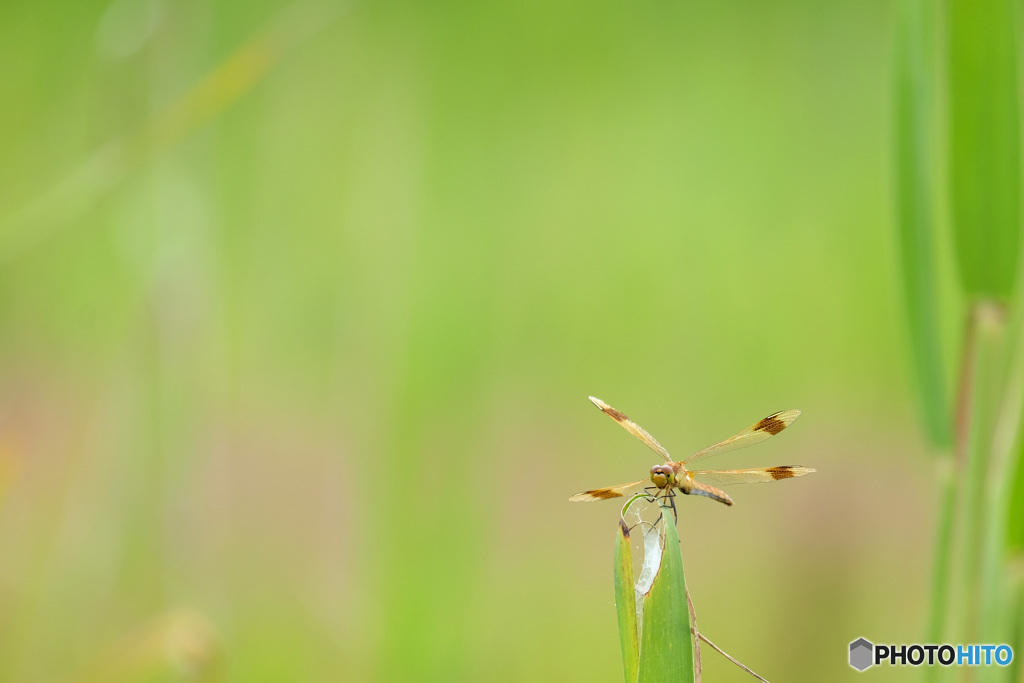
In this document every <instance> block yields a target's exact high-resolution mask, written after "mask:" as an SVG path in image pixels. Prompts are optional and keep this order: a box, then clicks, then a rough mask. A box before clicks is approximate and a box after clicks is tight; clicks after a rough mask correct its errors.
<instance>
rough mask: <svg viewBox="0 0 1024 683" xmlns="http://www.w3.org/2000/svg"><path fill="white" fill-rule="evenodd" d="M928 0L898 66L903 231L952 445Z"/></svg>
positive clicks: (934, 428)
mask: <svg viewBox="0 0 1024 683" xmlns="http://www.w3.org/2000/svg"><path fill="white" fill-rule="evenodd" d="M929 6H930V5H929V4H928V3H927V2H926V0H901V2H900V6H899V9H900V16H899V27H898V33H897V48H896V54H897V64H896V128H897V135H896V139H897V145H896V181H897V184H898V191H897V202H898V206H897V229H898V238H899V246H900V256H901V265H902V275H903V296H904V303H905V306H906V314H907V329H908V332H909V336H910V352H911V356H912V358H913V361H912V362H913V367H914V372H915V373H916V375H917V377H916V380H917V381H916V384H917V389H918V398H919V402H920V406H921V410H922V412H923V415H924V422H925V428H926V430H927V433H928V436H929V438H930V440H931V442H932V444H933V445H935V446H936V447H938V448H945V447H946V446H948V445H949V443H950V438H951V437H950V428H949V410H948V405H947V398H946V383H945V380H944V375H943V362H942V347H941V343H940V339H941V335H940V334H939V324H938V315H937V310H938V308H939V306H938V302H937V301H936V293H937V292H938V288H937V287H936V285H935V245H934V242H933V236H934V234H935V210H934V206H935V195H934V189H935V182H934V173H935V167H934V160H935V115H934V112H935V106H934V104H935V102H934V86H935V64H934V59H933V57H932V54H933V45H934V26H935V21H934V17H933V16H932V15H931V13H929V12H928V7H929Z"/></svg>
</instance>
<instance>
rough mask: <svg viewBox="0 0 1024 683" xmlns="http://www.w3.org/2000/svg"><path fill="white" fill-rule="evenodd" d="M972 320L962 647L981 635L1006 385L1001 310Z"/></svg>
mask: <svg viewBox="0 0 1024 683" xmlns="http://www.w3.org/2000/svg"><path fill="white" fill-rule="evenodd" d="M971 317H972V319H973V320H974V323H973V324H974V325H975V326H976V335H977V336H976V346H975V363H976V365H975V368H974V387H973V390H972V396H973V397H972V400H971V410H970V412H969V428H968V434H969V448H968V455H967V462H966V463H964V468H963V469H962V470H961V471H963V472H965V473H966V479H965V481H964V484H963V486H961V487H960V490H961V493H962V504H961V506H960V512H961V526H960V530H961V535H962V539H963V546H962V552H961V553H959V554H960V556H961V558H962V561H963V569H962V572H961V574H960V576H961V579H962V582H963V583H962V586H963V589H962V590H961V593H960V598H961V600H962V601H963V609H962V618H961V619H960V620H959V623H961V624H962V630H961V633H960V642H965V643H971V642H979V640H978V638H979V636H980V634H981V630H982V623H981V621H982V617H983V611H984V610H983V609H982V598H983V594H984V593H985V591H986V590H987V589H986V588H984V587H983V585H982V580H983V578H984V575H983V567H984V563H983V561H982V553H983V550H984V538H985V530H986V526H987V523H988V516H987V510H986V507H987V500H988V497H989V496H990V494H991V492H990V491H989V490H988V488H987V487H988V471H989V467H990V463H991V448H992V435H993V431H994V427H995V416H996V414H997V412H998V404H999V401H998V399H999V397H1001V395H1002V389H1003V380H1004V371H1005V363H1004V357H1005V356H1004V354H1005V340H1006V334H1005V333H1006V327H1005V316H1004V314H1003V311H1002V309H1001V307H999V306H997V305H994V304H991V303H990V302H977V303H975V304H974V305H973V307H972V311H971Z"/></svg>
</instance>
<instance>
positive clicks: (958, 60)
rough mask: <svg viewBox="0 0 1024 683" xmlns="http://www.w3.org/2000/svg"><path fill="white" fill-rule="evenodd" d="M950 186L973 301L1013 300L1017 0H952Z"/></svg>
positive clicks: (963, 269)
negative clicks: (974, 299)
mask: <svg viewBox="0 0 1024 683" xmlns="http://www.w3.org/2000/svg"><path fill="white" fill-rule="evenodd" d="M948 6H949V21H948V27H949V117H950V131H949V133H950V137H949V140H950V181H951V183H952V187H951V192H952V210H953V231H954V235H955V243H956V258H957V263H958V266H959V270H960V278H961V282H962V284H963V287H964V289H965V290H966V292H967V294H968V295H971V296H974V297H991V298H997V299H1007V298H1009V297H1010V295H1011V294H1012V292H1013V286H1014V280H1015V278H1016V271H1017V263H1018V260H1019V242H1020V227H1019V223H1020V149H1019V148H1020V106H1019V103H1018V85H1017V70H1018V66H1017V63H1018V59H1019V55H1018V45H1017V43H1018V27H1017V23H1018V11H1017V3H1016V2H1015V1H1014V0H950V2H949V4H948Z"/></svg>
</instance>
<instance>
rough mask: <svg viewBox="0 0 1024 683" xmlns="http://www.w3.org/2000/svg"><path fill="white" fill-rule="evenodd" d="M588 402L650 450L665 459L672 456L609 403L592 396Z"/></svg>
mask: <svg viewBox="0 0 1024 683" xmlns="http://www.w3.org/2000/svg"><path fill="white" fill-rule="evenodd" d="M590 402H591V403H593V404H594V405H595V406H597V407H598V408H600V409H601V411H602V412H604V414H605V415H607V416H608V417H610V418H612V419H613V420H615V421H616V422H618V423H619V424H620V425H622V427H623V428H624V429H625V430H626V431H627V432H629V433H630V434H632V435H633V436H635V437H636V438H638V439H640V440H641V441H643V442H644V443H645V444H647V447H648V448H650V449H651V450H652V451H654V452H655V453H657V454H658V455H660V456H661V457H663V458H665V460H668V461H671V460H672V458H671V457H669V454H668V451H666V450H665V447H664V446H662V445H661V444H660V443H658V440H657V439H655V438H654V437H653V436H651V435H650V434H648V433H647V431H646V430H645V429H644V428H643V427H641V426H640V425H638V424H637V423H636V422H633V421H632V420H630V419H629V417H627V416H626V414H625V413H620V412H619V411H617V410H615V408H612V407H611V406H610V405H608V404H607V403H605V402H604V401H602V400H601V399H599V398H594V397H593V396H591V397H590Z"/></svg>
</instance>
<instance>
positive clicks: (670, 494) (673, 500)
mask: <svg viewBox="0 0 1024 683" xmlns="http://www.w3.org/2000/svg"><path fill="white" fill-rule="evenodd" d="M668 502H669V505H670V506H671V507H672V517H673V519H675V521H676V522H677V523H678V522H679V513H678V512H676V492H675V491H673V490H672V489H668Z"/></svg>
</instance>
